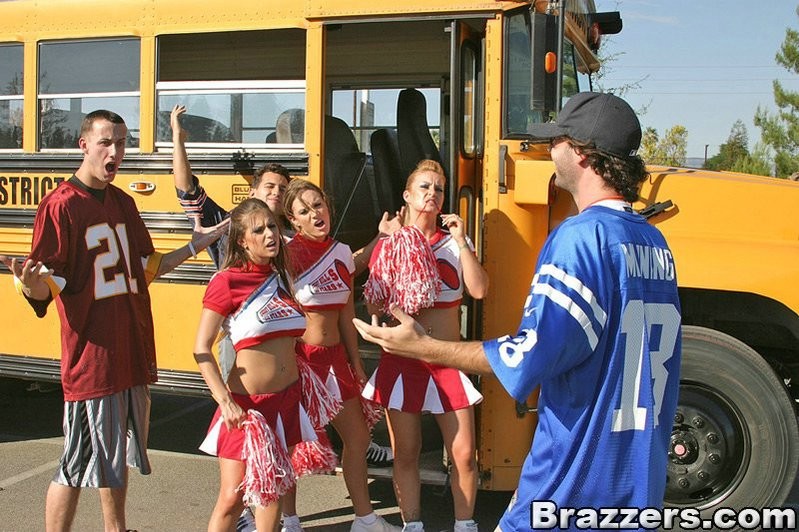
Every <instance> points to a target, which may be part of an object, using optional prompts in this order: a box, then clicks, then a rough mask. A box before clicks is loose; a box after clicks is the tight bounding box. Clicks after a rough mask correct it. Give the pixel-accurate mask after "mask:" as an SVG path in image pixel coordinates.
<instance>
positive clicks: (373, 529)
mask: <svg viewBox="0 0 799 532" xmlns="http://www.w3.org/2000/svg"><path fill="white" fill-rule="evenodd" d="M401 531H402V528H401V527H398V526H394V525H392V524H391V523H389V522H388V521H386V520H385V519H383V517H382V516H379V515H378V516H377V520H375V522H374V523H372V524H371V525H366V524H364V523H363V521H362V520H360V519H358V518H357V517H356V518H355V521H353V522H352V526H351V527H350V532H401Z"/></svg>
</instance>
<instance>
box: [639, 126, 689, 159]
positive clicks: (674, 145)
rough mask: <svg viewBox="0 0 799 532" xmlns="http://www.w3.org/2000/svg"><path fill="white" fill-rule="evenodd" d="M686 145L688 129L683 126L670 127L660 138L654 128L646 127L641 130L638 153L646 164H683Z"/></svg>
mask: <svg viewBox="0 0 799 532" xmlns="http://www.w3.org/2000/svg"><path fill="white" fill-rule="evenodd" d="M687 146H688V130H687V129H685V126H681V125H676V126H673V127H671V128H670V129H669V130H668V131H666V134H665V136H664V137H663V138H662V139H661V138H660V136H659V135H658V132H657V130H656V129H655V128H653V127H648V128H646V129H645V130H644V131H643V135H642V137H641V149H640V150H639V151H638V153H639V154H640V155H641V158H642V159H643V160H644V162H646V163H647V164H659V165H663V166H685V155H686V150H687Z"/></svg>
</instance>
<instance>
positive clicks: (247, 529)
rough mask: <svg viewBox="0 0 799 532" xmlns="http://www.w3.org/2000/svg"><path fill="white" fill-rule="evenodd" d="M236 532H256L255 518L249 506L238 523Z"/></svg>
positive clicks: (245, 508)
mask: <svg viewBox="0 0 799 532" xmlns="http://www.w3.org/2000/svg"><path fill="white" fill-rule="evenodd" d="M236 532H255V516H254V515H253V514H252V510H250V507H249V506H245V507H244V511H243V512H241V515H240V516H239V519H238V521H236Z"/></svg>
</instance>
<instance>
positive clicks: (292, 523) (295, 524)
mask: <svg viewBox="0 0 799 532" xmlns="http://www.w3.org/2000/svg"><path fill="white" fill-rule="evenodd" d="M280 532H303V529H302V525H301V524H300V519H299V518H298V517H296V516H295V519H286V518H283V524H282V525H281V527H280Z"/></svg>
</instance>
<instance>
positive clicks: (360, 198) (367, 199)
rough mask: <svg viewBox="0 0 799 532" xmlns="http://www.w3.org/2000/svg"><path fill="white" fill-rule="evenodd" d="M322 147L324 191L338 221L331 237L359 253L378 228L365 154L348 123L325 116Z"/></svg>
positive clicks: (335, 222)
mask: <svg viewBox="0 0 799 532" xmlns="http://www.w3.org/2000/svg"><path fill="white" fill-rule="evenodd" d="M323 144H324V157H325V167H324V189H325V192H326V193H327V194H328V195H329V196H330V200H331V203H332V204H333V205H332V206H333V215H334V217H335V219H334V221H333V232H332V236H333V237H334V238H337V239H338V240H341V241H342V242H345V243H347V244H349V245H350V246H351V247H353V249H357V248H358V247H362V246H363V245H364V244H366V243H368V242H369V240H370V239H371V238H372V236H373V233H374V229H375V228H376V227H377V226H376V219H375V212H376V204H375V203H376V201H375V197H376V195H375V194H374V191H373V188H374V187H373V186H372V184H371V181H370V180H368V179H364V170H365V168H366V154H365V153H363V152H362V151H360V149H359V148H358V143H357V142H356V140H355V135H354V134H353V132H352V130H351V129H350V127H349V126H348V125H347V124H346V122H344V121H343V120H341V119H339V118H336V117H334V116H329V115H325V132H324V142H323ZM378 219H379V217H378Z"/></svg>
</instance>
